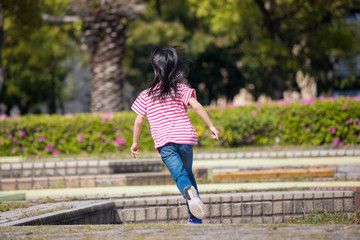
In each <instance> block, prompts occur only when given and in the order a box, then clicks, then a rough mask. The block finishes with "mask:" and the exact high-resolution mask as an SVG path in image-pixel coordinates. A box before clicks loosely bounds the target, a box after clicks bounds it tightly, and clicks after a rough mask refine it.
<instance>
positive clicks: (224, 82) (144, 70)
mask: <svg viewBox="0 0 360 240" xmlns="http://www.w3.org/2000/svg"><path fill="white" fill-rule="evenodd" d="M144 3H146V8H145V9H144V11H143V12H142V13H141V14H140V16H139V17H138V18H137V19H136V20H134V21H133V22H132V23H130V25H129V33H130V34H129V38H128V40H127V42H126V48H127V54H126V56H125V59H124V62H123V65H124V72H125V74H126V77H127V79H129V80H130V82H131V84H133V86H134V87H135V88H136V90H137V91H141V90H142V89H144V88H146V87H148V86H149V83H150V81H151V80H152V79H153V77H154V71H153V68H152V66H151V61H150V50H151V48H152V47H153V46H155V45H163V46H179V47H182V48H184V49H185V53H186V56H187V57H188V58H190V60H191V64H190V67H191V71H190V75H189V79H188V80H189V84H190V85H191V86H192V87H193V88H195V89H196V90H197V97H198V99H199V101H200V102H201V103H203V104H209V103H210V102H211V101H213V100H216V99H217V98H219V97H226V98H227V99H229V100H230V99H232V98H233V97H234V95H235V94H237V93H238V91H239V88H240V87H241V86H244V81H243V77H242V76H241V73H240V72H239V71H238V69H237V67H236V62H237V59H238V58H239V57H240V56H239V55H238V53H239V51H238V50H236V49H234V48H233V47H232V46H228V45H226V44H225V42H226V41H227V39H224V38H222V37H217V36H215V35H214V34H213V33H211V32H209V31H208V27H207V26H206V24H205V23H204V22H203V21H202V20H201V19H198V18H197V17H196V16H195V14H192V13H191V11H190V5H189V1H188V0H179V1H171V2H170V1H158V0H147V1H144Z"/></svg>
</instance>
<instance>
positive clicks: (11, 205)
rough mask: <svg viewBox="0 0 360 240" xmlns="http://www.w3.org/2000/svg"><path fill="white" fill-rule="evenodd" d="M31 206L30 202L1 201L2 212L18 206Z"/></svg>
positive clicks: (0, 210) (0, 209)
mask: <svg viewBox="0 0 360 240" xmlns="http://www.w3.org/2000/svg"><path fill="white" fill-rule="evenodd" d="M27 207H29V202H23V201H18V202H7V203H3V202H1V201H0V212H7V211H11V210H14V209H18V208H27Z"/></svg>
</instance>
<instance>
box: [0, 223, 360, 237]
mask: <svg viewBox="0 0 360 240" xmlns="http://www.w3.org/2000/svg"><path fill="white" fill-rule="evenodd" d="M0 239H4V240H5V239H86V240H90V239H114V240H115V239H145V240H159V239H176V240H178V239H196V240H199V239H277V240H278V239H291V240H297V239H351V240H352V239H354V240H355V239H356V240H357V239H360V226H359V225H316V226H315V225H206V224H204V225H201V226H198V225H196V226H194V225H176V224H128V225H82V226H81V225H76V226H27V227H0Z"/></svg>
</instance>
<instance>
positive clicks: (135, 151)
mask: <svg viewBox="0 0 360 240" xmlns="http://www.w3.org/2000/svg"><path fill="white" fill-rule="evenodd" d="M130 151H131V155H132V156H133V158H136V156H135V155H139V154H140V152H139V144H138V143H133V145H132V146H131V148H130Z"/></svg>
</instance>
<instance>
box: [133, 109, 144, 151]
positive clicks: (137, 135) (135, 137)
mask: <svg viewBox="0 0 360 240" xmlns="http://www.w3.org/2000/svg"><path fill="white" fill-rule="evenodd" d="M143 121H144V117H142V116H140V115H137V117H136V119H135V122H134V130H133V131H134V132H133V134H134V135H133V144H132V146H131V148H130V150H131V155H132V156H133V158H136V156H135V155H138V154H140V152H139V138H140V133H141V128H142V124H143Z"/></svg>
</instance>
